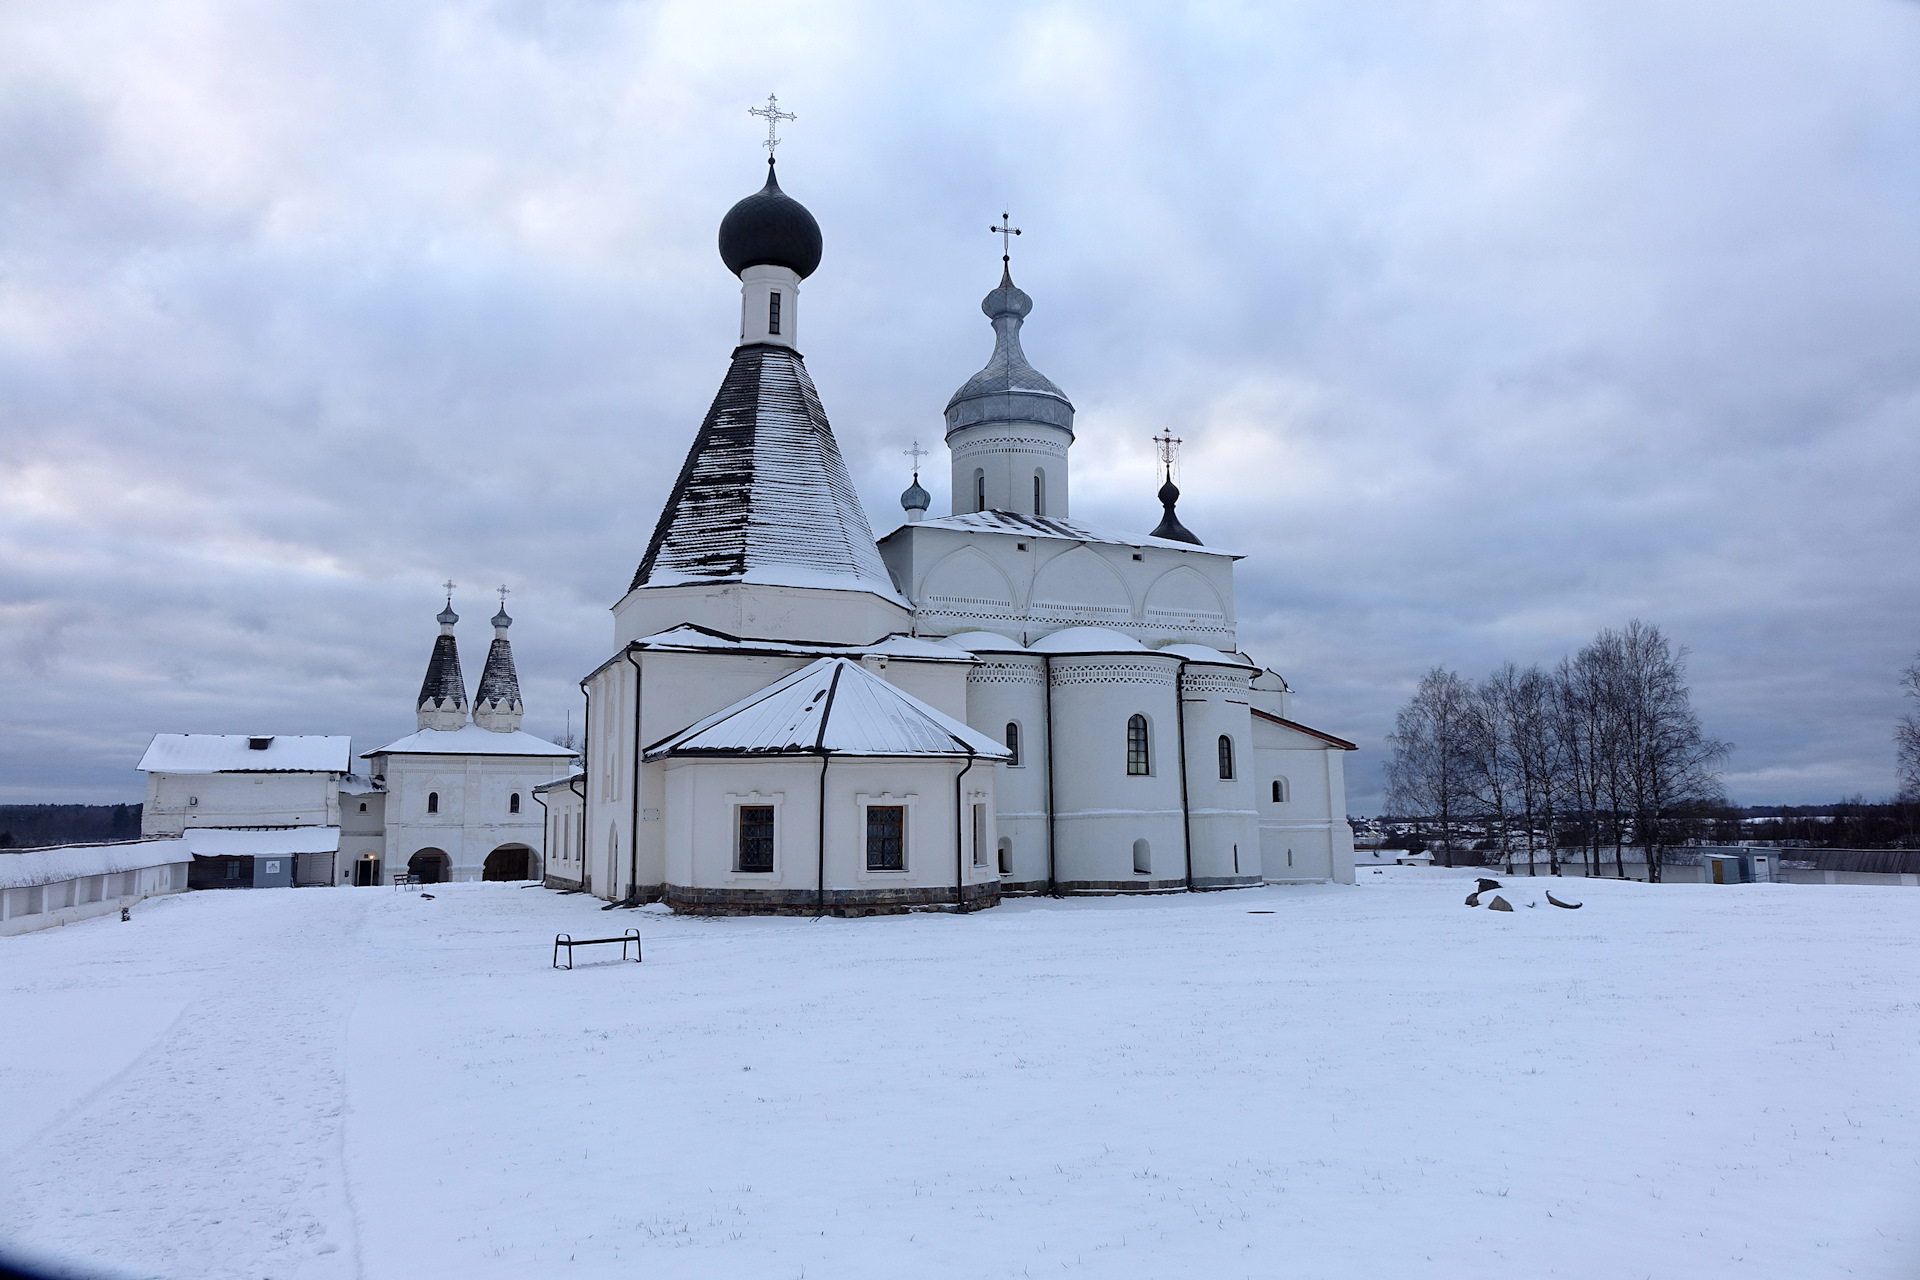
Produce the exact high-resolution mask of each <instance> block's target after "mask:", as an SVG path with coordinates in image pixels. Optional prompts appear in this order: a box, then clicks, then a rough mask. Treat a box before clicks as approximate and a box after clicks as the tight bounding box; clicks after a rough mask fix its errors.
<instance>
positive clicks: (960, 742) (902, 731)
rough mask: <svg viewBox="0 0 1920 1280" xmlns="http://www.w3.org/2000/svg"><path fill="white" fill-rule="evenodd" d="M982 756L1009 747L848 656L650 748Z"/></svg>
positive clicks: (817, 665)
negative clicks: (888, 681) (898, 686)
mask: <svg viewBox="0 0 1920 1280" xmlns="http://www.w3.org/2000/svg"><path fill="white" fill-rule="evenodd" d="M821 753H824V754H827V755H836V756H842V755H845V756H965V755H975V756H981V757H984V758H986V759H989V760H1004V759H1006V758H1007V755H1008V753H1007V749H1006V748H1005V747H1004V746H1002V745H1001V744H999V743H998V742H995V741H994V740H993V739H992V738H989V737H987V736H986V735H985V734H983V733H977V732H975V731H974V730H972V729H970V728H968V727H967V726H966V725H964V724H962V723H960V722H959V721H958V720H955V719H954V718H953V717H952V716H949V715H947V714H945V713H944V712H941V711H938V710H935V709H934V708H933V707H930V706H928V705H927V704H926V703H924V702H922V701H920V699H918V698H916V697H914V696H913V695H912V694H909V693H905V692H903V691H902V690H900V689H898V688H895V687H894V686H893V685H891V684H888V683H887V682H886V681H885V680H882V679H881V678H880V677H879V676H877V675H874V674H873V673H872V672H870V671H868V670H867V669H866V668H865V667H863V666H861V665H860V664H859V663H858V662H855V661H852V660H851V659H848V658H821V659H820V660H818V661H817V662H813V663H810V664H809V665H807V666H805V667H802V668H801V669H800V670H798V671H796V672H794V673H793V674H792V675H790V676H787V677H786V678H784V679H781V680H776V681H774V682H773V683H772V684H770V685H768V686H767V687H766V688H764V689H762V690H760V691H759V692H758V693H755V694H751V695H749V696H747V697H745V698H742V699H741V700H740V701H738V702H736V703H734V704H733V705H732V706H730V707H723V708H721V709H720V710H719V711H716V712H714V713H713V714H712V715H710V716H708V717H707V718H706V719H704V720H700V721H697V722H696V723H694V724H692V725H689V726H688V727H687V728H685V729H682V730H681V731H680V732H679V733H676V734H674V735H673V736H671V737H669V738H666V739H663V740H662V741H660V742H657V743H655V744H654V745H653V746H651V747H649V748H647V751H646V757H647V759H649V760H652V759H657V758H658V757H660V756H666V755H815V754H821Z"/></svg>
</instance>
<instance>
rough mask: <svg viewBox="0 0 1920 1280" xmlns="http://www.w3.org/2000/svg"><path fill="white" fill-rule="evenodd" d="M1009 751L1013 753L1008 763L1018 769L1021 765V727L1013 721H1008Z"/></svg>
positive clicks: (1009, 756) (1008, 758)
mask: <svg viewBox="0 0 1920 1280" xmlns="http://www.w3.org/2000/svg"><path fill="white" fill-rule="evenodd" d="M1007 750H1008V752H1010V753H1011V754H1009V755H1008V757H1007V763H1008V764H1010V765H1013V766H1015V767H1018V766H1019V764H1020V726H1019V725H1017V724H1015V723H1014V722H1013V721H1011V720H1009V721H1007Z"/></svg>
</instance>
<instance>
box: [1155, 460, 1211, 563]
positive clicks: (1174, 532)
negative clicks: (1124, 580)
mask: <svg viewBox="0 0 1920 1280" xmlns="http://www.w3.org/2000/svg"><path fill="white" fill-rule="evenodd" d="M1159 496H1160V505H1161V507H1162V508H1164V509H1165V511H1166V514H1165V515H1163V516H1161V517H1160V526H1159V527H1158V528H1157V529H1155V530H1154V531H1153V534H1152V536H1153V537H1156V538H1167V539H1169V540H1171V541H1173V542H1191V543H1192V544H1193V545H1194V546H1196V547H1197V546H1200V545H1201V542H1200V539H1198V538H1196V537H1194V536H1193V530H1191V529H1189V528H1187V526H1185V525H1183V524H1181V523H1180V517H1179V516H1177V515H1175V514H1173V504H1174V503H1176V502H1178V501H1180V486H1179V485H1177V484H1175V483H1174V482H1173V478H1172V477H1171V476H1169V477H1168V478H1167V482H1166V483H1165V484H1163V485H1161V486H1160V495H1159Z"/></svg>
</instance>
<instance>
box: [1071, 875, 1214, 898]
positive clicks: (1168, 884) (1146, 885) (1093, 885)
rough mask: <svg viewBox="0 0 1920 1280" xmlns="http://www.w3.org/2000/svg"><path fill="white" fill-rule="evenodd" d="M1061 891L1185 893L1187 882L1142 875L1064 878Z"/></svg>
mask: <svg viewBox="0 0 1920 1280" xmlns="http://www.w3.org/2000/svg"><path fill="white" fill-rule="evenodd" d="M1059 885H1060V892H1061V893H1073V894H1090V895H1091V894H1110V893H1185V892H1186V891H1187V882H1186V880H1184V879H1180V880H1152V879H1149V878H1148V877H1146V876H1141V877H1140V878H1139V879H1137V880H1062V881H1060V882H1059Z"/></svg>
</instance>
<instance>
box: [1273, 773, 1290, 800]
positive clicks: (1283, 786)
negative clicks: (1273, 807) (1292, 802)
mask: <svg viewBox="0 0 1920 1280" xmlns="http://www.w3.org/2000/svg"><path fill="white" fill-rule="evenodd" d="M1273 802H1274V803H1275V804H1285V803H1286V802H1287V780H1286V779H1285V778H1275V779H1274V780H1273Z"/></svg>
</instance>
